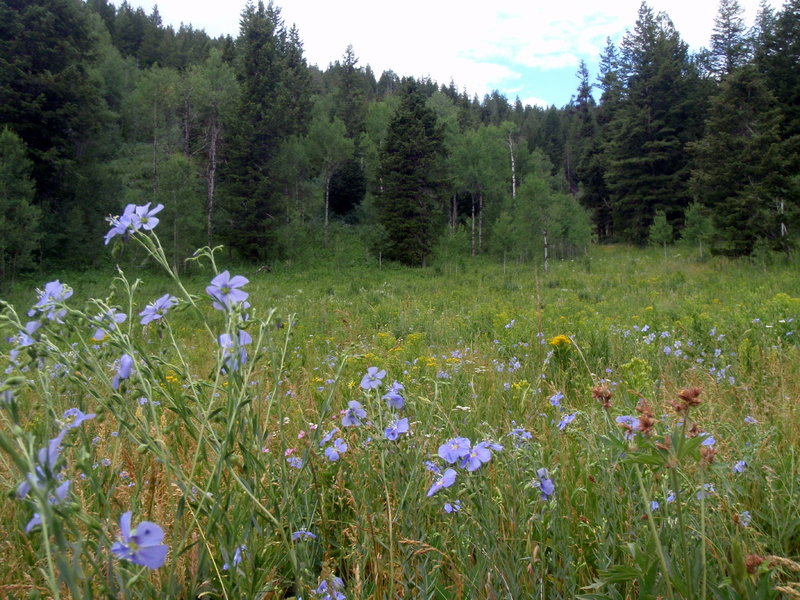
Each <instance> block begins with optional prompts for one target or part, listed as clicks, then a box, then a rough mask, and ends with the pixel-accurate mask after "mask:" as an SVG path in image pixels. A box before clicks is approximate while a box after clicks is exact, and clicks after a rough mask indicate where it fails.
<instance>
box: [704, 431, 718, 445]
mask: <svg viewBox="0 0 800 600" xmlns="http://www.w3.org/2000/svg"><path fill="white" fill-rule="evenodd" d="M702 435H705V438H703V441H702V442H700V445H701V446H713V445H714V444H716V443H717V440H715V439H714V438H713V437H711V434H710V433H705V434H702Z"/></svg>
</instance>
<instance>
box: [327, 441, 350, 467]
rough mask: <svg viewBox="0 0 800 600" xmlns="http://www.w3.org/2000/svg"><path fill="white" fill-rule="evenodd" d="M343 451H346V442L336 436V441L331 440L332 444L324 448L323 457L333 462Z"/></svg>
mask: <svg viewBox="0 0 800 600" xmlns="http://www.w3.org/2000/svg"><path fill="white" fill-rule="evenodd" d="M345 452H347V444H345V442H344V440H343V439H342V438H336V441H334V442H333V446H328V447H327V448H325V457H326V458H327V459H328V460H330V461H331V462H335V461H337V460H339V455H341V454H344V453H345Z"/></svg>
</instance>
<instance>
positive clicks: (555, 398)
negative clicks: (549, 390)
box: [550, 392, 564, 406]
mask: <svg viewBox="0 0 800 600" xmlns="http://www.w3.org/2000/svg"><path fill="white" fill-rule="evenodd" d="M563 398H564V394H562V393H561V392H557V393H555V394H553V395H552V396H550V404H552V405H553V406H561V400H562V399H563Z"/></svg>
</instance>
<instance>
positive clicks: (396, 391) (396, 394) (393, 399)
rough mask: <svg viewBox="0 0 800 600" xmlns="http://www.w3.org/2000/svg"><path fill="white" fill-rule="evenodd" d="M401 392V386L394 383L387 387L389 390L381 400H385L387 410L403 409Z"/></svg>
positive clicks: (403, 402)
mask: <svg viewBox="0 0 800 600" xmlns="http://www.w3.org/2000/svg"><path fill="white" fill-rule="evenodd" d="M362 385H363V380H362ZM401 391H403V384H402V383H398V382H397V381H395V382H393V383H392V385H391V386H390V387H389V390H388V391H387V392H386V393H385V394H384V395H383V399H384V400H386V404H388V405H389V408H394V409H396V410H400V409H401V408H403V405H404V404H405V401H404V400H403V396H401V395H400V392H401Z"/></svg>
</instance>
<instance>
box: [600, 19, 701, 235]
mask: <svg viewBox="0 0 800 600" xmlns="http://www.w3.org/2000/svg"><path fill="white" fill-rule="evenodd" d="M622 72H623V73H624V74H625V78H624V83H625V85H624V93H623V96H622V100H621V104H620V106H619V108H618V110H617V111H616V112H615V114H614V119H613V121H612V122H611V123H610V124H609V128H610V135H609V137H610V143H609V145H608V168H607V171H606V175H605V178H606V183H607V185H608V187H609V190H610V191H611V198H612V216H613V221H614V231H615V234H616V235H618V236H620V237H621V238H622V239H625V240H627V241H631V242H636V243H642V242H644V241H645V240H646V238H647V233H648V227H649V224H650V222H651V221H652V218H653V215H654V214H655V211H656V210H664V211H665V213H666V215H667V218H668V219H669V220H670V221H675V222H677V221H678V220H679V219H680V218H681V216H682V215H683V209H684V207H685V206H686V205H687V204H688V203H689V195H688V192H687V190H686V179H687V178H688V168H687V165H688V157H687V153H686V151H685V145H686V143H687V142H689V141H692V140H694V139H696V138H697V137H699V135H700V133H701V131H702V107H703V98H702V96H701V95H700V93H701V91H702V87H701V86H700V80H699V77H698V76H697V73H696V71H695V69H694V67H693V65H692V64H691V62H690V61H689V57H688V50H687V46H686V44H685V43H684V42H683V41H681V39H680V36H679V35H678V33H677V32H676V31H675V29H674V27H673V26H672V23H671V22H670V20H669V18H668V17H667V16H666V15H664V14H663V13H662V14H660V15H657V16H656V15H654V14H653V11H652V10H651V9H650V8H649V7H648V6H647V5H646V4H645V3H642V6H641V8H640V9H639V18H638V19H637V21H636V27H635V29H634V31H633V32H630V33H629V34H628V35H626V37H625V39H624V40H623V69H622Z"/></svg>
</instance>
